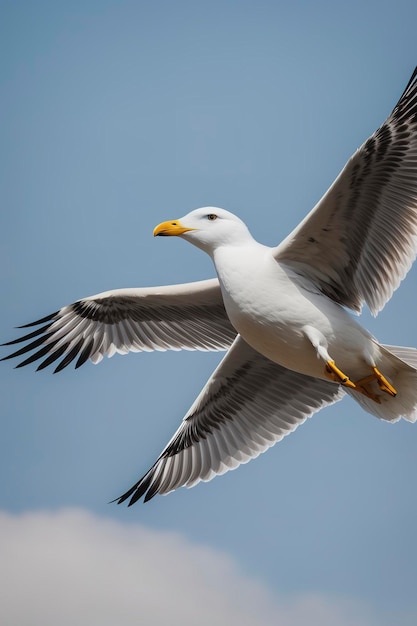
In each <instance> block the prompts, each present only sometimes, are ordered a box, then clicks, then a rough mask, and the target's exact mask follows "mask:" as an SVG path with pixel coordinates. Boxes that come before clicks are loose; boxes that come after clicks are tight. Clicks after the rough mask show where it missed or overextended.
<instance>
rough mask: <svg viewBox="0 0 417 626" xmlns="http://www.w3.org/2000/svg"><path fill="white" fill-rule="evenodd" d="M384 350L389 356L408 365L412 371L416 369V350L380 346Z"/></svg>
mask: <svg viewBox="0 0 417 626" xmlns="http://www.w3.org/2000/svg"><path fill="white" fill-rule="evenodd" d="M381 347H382V348H384V350H387V351H388V352H390V353H391V354H394V355H395V356H396V357H398V358H399V359H401V361H404V363H407V365H410V366H411V367H413V368H414V369H417V348H404V347H403V346H386V345H383V346H381Z"/></svg>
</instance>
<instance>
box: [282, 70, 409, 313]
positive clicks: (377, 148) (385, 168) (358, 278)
mask: <svg viewBox="0 0 417 626" xmlns="http://www.w3.org/2000/svg"><path fill="white" fill-rule="evenodd" d="M416 251H417V68H416V70H414V73H413V75H412V77H411V79H410V82H409V83H408V85H407V87H406V89H405V91H404V93H403V94H402V96H401V98H400V100H399V102H398V104H397V105H396V107H395V108H394V110H393V112H392V113H391V115H390V116H389V117H388V119H387V120H386V122H385V123H384V124H383V125H382V126H381V128H379V129H378V130H377V131H376V132H375V133H374V134H373V135H372V136H371V137H370V138H369V139H368V140H367V141H366V142H365V143H364V144H363V146H362V147H361V148H359V150H358V151H357V152H356V153H355V154H354V155H353V157H352V158H351V159H350V160H349V161H348V163H347V165H346V166H345V168H344V169H343V170H342V172H341V173H340V174H339V176H338V178H337V179H336V180H335V182H334V183H333V185H332V186H331V187H330V189H329V190H328V191H327V193H326V194H325V195H324V196H323V198H322V199H321V200H320V202H319V203H318V204H317V205H316V207H315V208H314V209H313V210H312V211H311V212H310V213H309V215H307V217H306V218H305V219H304V220H303V221H302V222H301V224H299V226H298V227H297V228H296V229H295V230H294V231H293V232H292V233H291V234H290V235H289V236H288V237H287V238H286V239H285V240H284V241H283V242H282V243H281V244H280V245H279V246H278V247H277V248H276V250H275V257H276V259H277V260H279V261H280V262H285V263H287V264H288V265H290V266H291V267H292V268H294V269H295V270H296V271H298V272H300V273H302V274H303V275H304V276H307V277H308V278H310V279H311V280H312V281H313V282H314V283H315V284H316V285H318V287H319V288H320V290H321V291H322V292H323V293H325V294H326V295H327V296H329V297H330V298H332V299H333V300H335V301H336V302H338V303H340V304H342V305H344V306H347V307H349V308H351V309H353V310H355V311H360V310H361V308H362V305H363V303H364V302H366V303H367V304H368V306H369V308H370V310H371V312H372V313H373V314H374V315H376V313H378V311H380V310H381V309H382V307H383V306H384V304H385V303H386V302H387V300H389V298H390V297H391V295H392V293H393V291H394V290H395V289H396V288H397V287H398V285H399V284H400V282H401V280H402V279H403V278H404V276H405V275H406V273H407V272H408V270H409V269H410V267H411V265H412V263H413V261H414V259H415V256H416Z"/></svg>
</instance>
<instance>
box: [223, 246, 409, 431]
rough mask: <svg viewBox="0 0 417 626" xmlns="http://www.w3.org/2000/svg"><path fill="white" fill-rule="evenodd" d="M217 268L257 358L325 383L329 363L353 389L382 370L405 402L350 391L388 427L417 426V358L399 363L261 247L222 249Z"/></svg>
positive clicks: (236, 322)
mask: <svg viewBox="0 0 417 626" xmlns="http://www.w3.org/2000/svg"><path fill="white" fill-rule="evenodd" d="M213 260H214V263H215V266H216V271H217V274H218V277H219V281H220V285H221V289H222V294H223V299H224V303H225V307H226V311H227V314H228V316H229V319H230V321H231V322H232V324H233V326H234V327H235V328H236V330H237V331H238V332H239V333H240V335H241V336H242V337H243V338H244V339H245V341H246V342H247V343H248V344H249V345H251V346H252V347H253V348H254V349H255V350H257V351H258V352H260V353H261V354H262V355H264V356H266V357H267V358H269V359H270V360H272V361H274V362H275V363H279V364H280V365H283V366H284V367H287V368H289V369H291V370H294V371H297V372H299V373H301V374H306V375H308V376H313V377H315V378H321V379H324V380H329V378H328V376H327V374H326V369H325V362H326V360H333V361H335V362H336V364H337V366H338V367H339V368H340V369H341V370H342V371H343V372H344V373H345V374H347V375H348V376H349V378H350V379H351V380H352V381H358V380H360V379H362V378H365V377H366V376H369V374H370V373H371V371H372V370H371V368H372V366H374V365H375V366H376V367H377V368H378V369H380V370H381V371H383V372H384V375H386V376H387V378H388V379H389V380H390V381H391V382H392V384H393V385H394V387H395V388H396V389H397V391H398V394H397V397H396V398H392V397H391V396H389V395H387V394H383V393H382V394H379V393H378V392H379V388H378V386H377V383H376V381H375V382H374V383H372V385H373V390H374V392H375V393H378V395H379V397H380V401H381V402H380V404H378V403H376V402H374V401H373V400H371V399H368V398H366V397H365V396H363V395H361V394H359V393H357V392H355V391H352V392H351V391H350V390H348V389H346V390H347V391H348V393H350V395H351V396H352V397H353V398H354V399H355V400H357V401H359V402H360V403H361V404H362V406H363V408H365V410H367V411H369V412H371V413H373V414H374V415H377V416H378V417H382V418H383V419H387V420H390V421H395V420H397V419H399V418H400V417H401V416H404V417H406V418H408V419H410V420H415V419H416V418H417V413H416V407H417V371H416V367H417V350H415V349H414V348H410V349H405V348H402V349H401V350H402V353H401V357H402V358H398V356H396V355H395V354H393V353H392V352H391V351H390V350H388V349H387V348H385V347H384V346H382V345H381V344H379V343H378V342H377V341H376V339H375V338H374V337H373V336H372V335H371V334H370V333H369V332H368V331H367V330H366V329H365V328H363V327H362V326H361V325H360V324H359V323H358V322H357V321H356V320H355V319H354V318H353V317H352V315H351V314H350V313H348V311H346V310H345V309H344V308H343V307H341V306H340V305H339V304H337V303H336V302H334V301H333V300H331V299H330V298H328V297H327V296H325V295H323V294H322V293H320V292H319V291H318V289H317V287H315V286H314V285H313V284H312V283H311V282H310V281H309V280H308V279H306V278H304V277H302V276H300V275H298V274H297V273H296V272H295V271H294V270H292V269H291V268H289V267H287V266H285V265H283V264H280V263H279V262H277V261H276V259H275V258H274V257H273V254H272V250H271V249H270V248H268V247H266V246H263V245H262V244H258V243H257V242H256V241H254V240H252V241H250V242H248V243H246V242H245V244H243V245H242V246H239V245H236V246H227V247H226V246H224V247H219V248H217V249H216V250H215V252H214V254H213ZM392 350H393V351H394V352H395V351H396V352H397V353H398V352H399V350H400V349H397V348H395V347H393V348H392ZM403 359H406V361H407V362H405V361H404V360H403Z"/></svg>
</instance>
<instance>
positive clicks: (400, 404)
mask: <svg viewBox="0 0 417 626" xmlns="http://www.w3.org/2000/svg"><path fill="white" fill-rule="evenodd" d="M379 348H380V350H379V358H378V359H377V363H376V366H377V367H378V369H379V370H380V371H381V372H382V373H383V374H384V376H386V377H387V378H388V380H389V381H390V382H391V384H392V385H393V386H394V387H395V389H396V391H397V395H396V397H395V398H393V397H392V396H390V395H388V394H386V393H383V392H381V391H380V390H379V389H378V386H377V383H376V382H374V383H372V386H373V387H372V388H373V391H374V392H376V393H377V394H378V395H379V399H380V404H378V403H377V402H375V401H374V400H372V399H371V398H367V397H366V396H364V395H362V394H360V393H358V392H357V391H355V390H352V389H349V388H345V391H346V392H347V393H348V394H349V395H350V396H351V397H352V398H353V399H354V400H356V402H358V403H359V404H360V405H361V406H362V408H363V409H364V410H365V411H367V412H368V413H371V414H372V415H375V416H376V417H379V418H380V419H383V420H386V421H388V422H397V421H398V420H400V419H401V418H404V419H405V420H407V421H408V422H415V421H417V349H416V348H404V347H402V346H385V345H384V346H382V345H380V346H379Z"/></svg>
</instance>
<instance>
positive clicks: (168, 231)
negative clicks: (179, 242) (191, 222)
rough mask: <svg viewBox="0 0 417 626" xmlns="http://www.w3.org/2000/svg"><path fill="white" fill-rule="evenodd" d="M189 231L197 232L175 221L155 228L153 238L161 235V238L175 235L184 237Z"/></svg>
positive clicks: (162, 223) (163, 223)
mask: <svg viewBox="0 0 417 626" xmlns="http://www.w3.org/2000/svg"><path fill="white" fill-rule="evenodd" d="M189 230H195V228H186V227H185V226H182V225H181V222H180V221H179V220H173V221H172V222H161V223H160V224H158V226H155V228H154V231H153V236H154V237H157V236H158V235H159V236H161V237H170V236H171V237H172V236H175V235H177V236H178V235H182V234H183V233H186V232H188V231H189Z"/></svg>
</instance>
